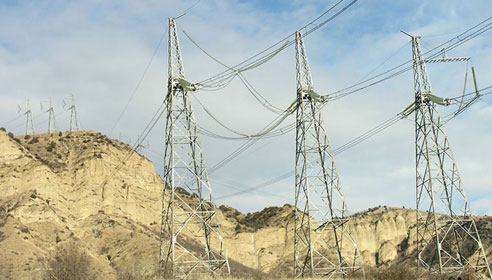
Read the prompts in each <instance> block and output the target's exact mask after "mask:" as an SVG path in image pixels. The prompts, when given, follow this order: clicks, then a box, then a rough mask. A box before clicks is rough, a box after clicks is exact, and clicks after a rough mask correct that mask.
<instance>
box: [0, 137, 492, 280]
mask: <svg viewBox="0 0 492 280" xmlns="http://www.w3.org/2000/svg"><path fill="white" fill-rule="evenodd" d="M162 185H163V184H162V181H161V179H160V177H159V176H158V174H157V173H156V171H155V168H154V166H153V165H152V162H151V161H149V160H148V159H146V158H145V157H143V156H141V155H140V154H138V153H136V152H135V151H133V150H132V149H131V147H129V146H128V145H126V144H124V143H121V142H119V141H116V140H112V139H109V138H107V137H106V136H104V135H102V134H100V133H95V132H92V131H80V132H73V133H67V132H63V133H52V134H38V135H34V136H18V137H11V136H8V135H7V134H6V133H5V132H4V131H0V258H1V259H2V262H0V278H2V279H32V278H34V279H39V278H41V276H42V271H43V267H42V262H43V260H44V259H45V258H46V257H47V256H48V255H49V254H50V252H52V251H53V250H54V248H56V246H57V245H60V244H64V243H68V242H75V243H77V244H78V246H79V247H80V248H82V249H83V250H85V251H86V252H87V253H88V255H89V256H90V258H91V259H92V262H93V263H94V264H95V268H96V270H97V274H98V275H99V278H100V279H116V275H117V272H118V271H119V272H121V271H126V270H132V271H134V272H135V271H136V272H138V274H141V275H149V276H150V275H153V274H155V271H156V265H157V259H158V252H159V231H160V219H161V217H160V215H161V195H162V194H161V192H162ZM181 191H182V192H183V193H185V192H184V190H181ZM190 195H191V194H190ZM293 212H294V207H293V206H291V205H287V204H286V205H284V206H283V207H267V208H265V209H264V210H262V211H259V212H256V213H252V214H248V215H244V214H242V213H240V212H239V211H237V210H235V209H234V208H231V207H228V206H220V207H219V208H218V215H219V219H220V223H221V226H222V233H223V235H224V238H225V243H226V249H227V253H228V256H229V258H230V262H231V270H232V271H233V272H234V273H235V274H236V275H238V276H245V275H258V276H261V275H268V276H276V277H281V276H290V275H292V263H293ZM476 219H477V225H478V227H479V230H480V232H481V237H482V241H483V243H484V244H485V248H486V251H487V253H488V256H489V259H491V258H490V257H491V255H492V218H489V217H477V218H476ZM415 222H416V217H415V210H409V209H401V208H393V207H385V206H383V207H375V208H373V209H370V210H368V211H365V212H361V213H357V214H355V215H353V217H352V225H353V226H354V230H355V235H356V238H357V242H358V246H359V249H360V251H361V254H362V257H363V259H364V262H365V264H366V266H367V267H381V266H388V265H390V264H395V263H398V264H404V265H408V266H411V265H414V264H415V255H414V254H415V253H414V250H415V248H416V245H415V234H416V229H415ZM186 242H188V244H189V245H190V246H191V247H193V243H196V242H200V240H194V239H193V238H192V237H190V238H189V239H187V241H186Z"/></svg>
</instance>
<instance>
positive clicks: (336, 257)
mask: <svg viewBox="0 0 492 280" xmlns="http://www.w3.org/2000/svg"><path fill="white" fill-rule="evenodd" d="M296 66H297V102H298V109H297V115H296V123H297V128H296V184H295V206H296V208H295V209H296V210H295V215H294V277H296V278H297V277H326V278H332V277H345V276H347V275H349V274H353V273H360V274H364V270H363V267H362V262H361V257H360V254H359V250H358V248H357V243H356V241H355V239H354V234H353V229H352V227H351V225H350V218H349V213H348V210H347V206H346V203H345V197H344V195H343V192H342V187H341V184H340V180H339V177H338V171H337V168H336V166H335V161H334V158H333V152H332V150H331V147H330V144H329V141H328V137H327V133H326V131H325V128H324V125H323V120H322V117H321V110H320V102H318V101H316V98H314V96H316V93H315V92H314V85H313V81H312V78H311V72H310V69H309V63H308V60H307V55H306V50H305V47H304V41H303V39H302V34H301V32H300V31H298V32H296Z"/></svg>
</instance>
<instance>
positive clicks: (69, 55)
mask: <svg viewBox="0 0 492 280" xmlns="http://www.w3.org/2000/svg"><path fill="white" fill-rule="evenodd" d="M194 2H195V1H148V2H145V3H143V2H138V4H137V2H135V1H73V2H65V1H44V2H39V3H38V2H31V3H28V2H19V3H18V4H16V5H13V6H6V5H3V4H0V26H1V28H0V73H2V75H0V96H1V101H2V102H1V103H0V120H2V121H0V125H3V124H4V123H5V122H7V121H9V120H11V119H14V118H15V117H16V116H17V112H16V107H17V104H20V103H21V102H23V101H24V100H25V99H27V98H29V99H31V102H32V104H33V109H34V111H35V113H34V115H35V116H36V115H38V114H40V112H39V109H38V105H37V104H38V103H39V102H40V101H42V100H46V99H48V98H49V97H50V96H51V97H53V98H54V101H55V102H56V103H55V106H56V107H55V110H57V111H58V112H61V111H62V108H61V100H62V99H63V98H65V97H67V96H68V95H69V94H71V93H73V94H75V95H76V99H77V102H78V103H77V105H78V109H79V113H80V117H81V123H82V125H83V127H84V128H85V129H93V130H97V131H101V132H103V133H109V129H110V128H111V127H112V126H113V124H114V123H115V121H116V118H117V117H118V115H119V114H120V112H121V110H122V109H123V107H124V106H125V104H126V102H127V100H128V98H129V97H130V95H131V94H132V91H133V89H134V88H135V86H136V84H137V82H138V80H139V79H140V76H141V75H142V72H143V70H144V69H145V67H146V65H147V63H148V61H149V59H150V57H151V55H152V53H153V51H154V48H155V46H156V45H157V43H158V41H159V39H160V38H161V36H162V34H164V33H165V32H166V29H167V19H166V18H167V17H170V16H176V15H178V14H179V13H181V11H183V10H184V9H186V8H187V7H189V6H190V5H192V4H193V3H194ZM261 3H262V2H261V1H260V2H244V1H221V0H213V1H201V2H200V3H199V4H198V5H197V6H196V7H195V8H193V9H192V10H191V11H189V12H188V14H187V15H186V16H184V17H182V18H180V19H179V20H178V23H179V26H180V28H184V29H186V30H187V31H188V32H189V33H190V34H191V35H192V36H193V37H194V39H196V40H197V41H198V42H199V44H201V45H202V46H203V47H204V48H206V49H207V50H208V51H209V52H210V53H212V54H213V55H214V56H216V57H217V58H219V59H220V60H222V61H223V62H225V63H227V64H231V65H234V64H235V63H237V62H238V61H241V60H244V59H245V58H248V57H250V56H251V55H254V54H255V53H257V52H258V51H260V50H262V49H264V48H265V47H266V46H269V45H270V44H272V43H275V42H276V41H278V40H279V39H280V38H283V37H284V36H286V35H288V34H290V33H292V32H293V31H294V30H295V29H296V28H298V27H300V26H302V25H304V24H305V23H306V22H308V21H309V20H310V19H312V18H314V17H315V16H316V15H317V14H319V13H320V11H321V10H323V9H325V8H326V7H325V6H329V5H330V4H333V3H331V2H330V3H328V4H325V3H323V4H320V3H318V2H316V1H309V2H306V1H298V2H290V1H287V2H285V5H282V6H281V7H280V6H279V7H278V9H276V7H268V8H267V7H265V6H262V5H261ZM265 5H266V4H265ZM279 5H280V4H279ZM489 5H490V4H489V3H488V2H487V1H474V2H473V3H471V2H470V3H468V2H466V3H464V2H463V1H457V0H456V1H446V2H425V1H421V0H414V1H404V2H401V1H379V2H378V3H377V4H376V3H374V2H371V1H366V2H364V1H361V2H360V3H357V4H356V5H354V6H353V7H351V8H350V9H349V10H348V11H347V12H346V13H344V14H342V15H341V16H340V17H338V18H337V19H335V20H334V21H333V22H331V23H329V24H328V25H326V26H325V27H323V28H322V29H320V30H318V31H316V32H315V33H313V34H312V35H309V37H307V38H305V43H306V47H307V52H308V57H309V61H310V63H311V70H312V75H313V79H314V84H315V87H316V89H317V91H319V92H320V93H329V92H333V91H335V90H338V89H341V88H344V87H346V86H348V85H350V84H352V83H354V82H357V81H358V80H360V78H361V77H363V76H364V75H365V74H366V73H368V72H370V71H371V70H373V69H374V68H376V67H377V66H379V65H380V64H381V62H383V61H385V60H386V59H388V57H390V56H392V55H394V56H392V57H391V58H390V59H389V60H388V61H387V62H386V63H384V64H383V65H382V66H380V67H379V68H377V69H376V70H375V72H373V74H374V73H378V72H380V71H382V70H384V69H388V68H390V67H392V66H395V65H398V64H399V63H401V62H404V61H407V60H409V59H411V49H410V45H408V44H407V45H405V44H406V42H407V41H408V38H407V37H406V36H404V35H402V34H401V33H400V32H399V30H400V29H403V30H406V31H409V32H412V33H414V34H418V35H423V38H422V42H423V47H424V48H426V49H428V48H430V47H432V46H435V45H437V44H438V43H440V42H443V41H445V40H447V39H448V38H450V37H452V36H453V35H456V33H453V32H455V31H460V30H463V29H465V28H467V27H469V26H472V25H473V24H476V23H477V22H478V21H480V20H481V19H485V18H486V17H488V16H489V15H488V14H487V11H488V10H489V9H488V7H489ZM463 15H466V16H463ZM443 33H444V34H447V35H441V34H443ZM449 33H453V34H449ZM486 34H488V33H486ZM425 35H433V36H429V37H426V36H425ZM436 35H439V36H436ZM166 40H167V38H165V39H164V42H163V46H162V47H161V49H160V50H159V52H158V53H157V55H156V57H155V59H154V61H153V63H152V65H151V66H150V68H149V71H148V73H147V75H146V76H145V79H144V80H143V82H142V85H141V87H140V88H139V90H138V92H137V95H136V96H135V99H134V100H133V102H132V103H131V105H130V106H129V108H128V110H127V112H126V113H125V115H124V116H123V118H122V119H121V121H120V123H119V125H118V126H117V127H116V129H115V131H114V133H113V135H112V136H113V137H118V136H119V135H120V133H121V134H123V135H126V136H128V137H130V138H131V139H133V140H135V139H136V138H137V137H138V134H139V133H140V132H141V130H142V128H143V126H145V124H146V123H147V121H148V120H149V119H150V117H151V115H152V113H153V112H154V110H155V109H156V108H157V106H158V104H159V102H161V100H162V98H163V97H164V95H165V90H166V84H165V83H166V81H167V73H166V72H167V62H166V60H167V57H166V55H167V54H166V50H165V49H166V47H167V42H166ZM180 40H181V46H182V52H183V59H184V63H185V71H186V73H187V76H188V79H189V80H190V81H200V80H203V79H204V78H207V77H210V76H211V75H213V74H215V73H218V72H220V71H222V70H223V69H224V68H223V67H222V66H219V65H217V64H215V63H214V62H212V61H211V60H210V59H209V58H208V57H206V56H204V55H203V54H202V53H201V52H200V51H199V50H198V49H196V48H195V47H194V46H193V45H192V44H191V43H190V42H189V41H188V40H187V39H186V38H185V36H184V35H183V34H182V33H180ZM490 46H491V39H490V36H487V35H483V36H481V37H479V38H476V39H475V40H473V41H470V42H468V43H467V44H465V45H463V46H461V47H460V48H458V49H456V50H455V51H453V52H451V53H449V54H448V55H449V56H473V57H474V59H473V63H474V66H475V67H476V70H477V77H478V79H479V80H478V81H479V86H481V87H482V86H488V85H490V84H491V83H492V75H490V74H491V72H492V68H491V65H492V63H491V62H492V53H491V52H490ZM399 49H400V50H399ZM398 50H399V51H398ZM397 51H398V52H397ZM429 72H430V78H431V81H432V84H433V87H434V89H435V91H436V92H438V93H439V94H441V95H442V96H446V95H448V94H449V95H456V94H459V93H460V92H461V87H462V86H463V83H462V82H463V76H464V65H463V64H459V65H458V64H457V65H448V64H446V65H440V66H436V67H434V66H432V67H429ZM245 76H246V77H247V78H248V80H250V82H251V83H252V84H254V85H255V87H256V88H257V89H258V90H259V91H260V92H262V93H263V94H264V95H265V96H266V97H267V98H268V99H269V100H270V101H271V102H272V103H273V104H275V105H277V106H279V107H286V106H288V105H289V104H290V103H291V102H292V100H293V99H294V98H295V86H296V84H295V57H294V48H293V47H290V48H288V49H286V50H285V51H283V52H282V53H280V54H279V55H278V57H275V58H274V59H273V60H272V61H270V62H269V63H267V64H265V65H263V66H262V67H260V68H257V69H255V70H252V71H250V72H246V73H245ZM412 82H413V80H412V73H411V72H406V73H404V74H403V75H401V76H399V77H397V78H394V79H391V80H388V81H386V82H384V83H381V84H379V85H377V86H374V87H371V88H368V89H366V90H364V91H361V92H359V93H356V94H353V95H351V96H349V97H346V98H344V99H341V100H337V101H335V102H333V103H331V104H329V105H328V106H326V107H325V109H324V111H323V117H324V121H325V125H326V128H327V131H328V134H329V138H330V141H331V143H332V146H333V148H336V147H339V146H341V145H342V144H344V143H345V142H347V141H349V140H350V139H352V138H354V137H356V136H358V135H360V134H361V133H363V132H365V131H367V130H368V129H370V128H372V127H374V126H375V125H377V124H379V123H381V122H382V121H384V120H386V119H388V118H390V117H392V116H393V115H395V114H396V113H398V112H399V111H400V110H402V109H403V108H404V107H406V106H407V105H408V104H410V103H411V102H412V99H413V84H412ZM197 96H198V97H199V98H200V101H201V102H203V103H204V104H205V106H207V108H209V109H210V111H211V112H213V113H214V114H215V115H217V117H219V118H220V119H221V120H223V121H224V122H225V123H227V124H228V125H230V126H233V127H234V128H237V129H238V130H240V131H244V132H247V133H252V132H255V131H258V130H259V129H260V128H262V127H264V126H265V125H266V124H267V123H268V122H269V121H270V120H271V119H272V118H273V117H274V116H273V115H272V114H271V113H269V112H268V111H266V110H265V109H264V108H262V107H260V105H259V104H258V103H256V101H255V100H254V99H253V97H251V96H250V95H249V93H247V91H246V90H245V88H244V87H243V86H242V85H241V84H240V82H239V81H238V80H236V81H234V82H233V83H232V84H231V86H230V87H228V88H226V89H224V90H222V91H220V92H200V93H198V94H197ZM491 103H492V102H491V101H490V95H489V96H488V97H485V98H484V99H483V101H481V102H479V103H477V104H475V105H473V106H472V107H471V108H470V109H469V110H467V111H466V112H465V113H463V114H462V115H461V116H460V117H458V118H456V119H455V120H453V121H452V122H450V123H449V124H448V125H447V131H448V134H449V135H448V136H449V138H450V141H451V144H452V147H453V150H454V152H455V157H456V160H457V162H458V166H459V168H460V171H461V175H462V179H463V181H464V184H465V189H466V191H467V193H468V194H469V197H470V199H471V200H472V201H474V202H472V207H475V205H476V207H477V208H478V209H476V210H475V209H473V210H474V212H475V213H487V212H490V211H491V210H490V206H489V208H487V205H486V204H478V203H476V202H475V201H476V198H479V197H486V196H488V195H489V194H490V185H491V184H492V178H490V176H488V175H487V174H489V173H490V172H488V169H490V167H491V166H492V161H491V160H490V159H491V158H492V151H491V150H490V148H489V146H490V141H491V139H492V130H491V128H490V126H489V125H488V123H489V121H488V117H490V115H491V113H490V111H491V110H490V108H491ZM193 105H194V108H195V112H196V119H197V122H199V124H200V125H202V126H204V127H207V128H210V129H211V130H213V131H217V132H220V133H222V134H226V133H227V132H225V131H224V130H223V129H222V128H220V127H219V126H218V125H216V124H215V123H214V122H213V120H211V119H210V117H208V116H207V115H206V114H205V113H204V112H203V110H202V109H201V108H200V107H199V106H198V104H197V102H195V101H193ZM62 116H64V117H65V120H59V123H60V125H63V126H64V127H65V129H66V127H67V120H66V118H67V117H68V114H65V115H62ZM46 118H47V115H44V116H43V115H42V116H40V117H38V118H37V119H35V120H34V122H35V128H36V130H37V131H38V132H40V131H41V129H45V128H43V127H44V126H45V124H43V123H42V122H43V121H44V119H46ZM288 120H289V121H290V122H292V121H293V120H294V119H293V117H290V118H289V119H288ZM36 123H38V125H36ZM6 126H7V128H8V129H9V130H12V131H14V132H15V133H22V127H23V123H22V118H20V119H18V120H16V121H14V122H11V123H9V124H8V125H6ZM163 134H164V124H163V122H162V121H161V122H160V124H159V125H158V126H157V127H156V129H155V130H154V131H153V132H152V133H151V135H150V138H149V142H150V146H149V149H151V150H153V151H154V152H148V153H153V154H152V158H153V160H158V159H159V158H161V155H159V153H160V154H162V153H163V151H162V150H163V138H162V137H163ZM294 137H295V136H294V134H293V133H289V134H287V135H284V136H282V137H279V138H275V139H272V140H273V141H274V142H270V141H272V140H261V141H259V142H258V143H257V144H255V145H254V146H253V147H252V148H251V149H250V150H249V152H247V153H246V154H245V156H243V157H241V158H238V159H237V160H235V161H234V162H232V163H231V164H230V165H228V166H226V167H224V168H223V169H221V170H219V171H217V173H216V175H217V176H220V177H225V178H229V179H233V180H234V181H236V182H239V183H242V184H244V185H249V186H254V185H256V184H258V183H261V182H264V181H268V180H269V178H273V177H276V176H279V175H281V174H283V173H285V172H287V171H289V170H293V168H294V153H295V148H294ZM201 140H202V143H203V148H204V153H205V156H206V161H207V165H208V166H209V167H211V166H213V165H214V164H215V163H217V162H218V161H220V160H221V159H222V158H223V157H225V156H226V155H227V154H228V153H230V152H231V151H232V150H233V149H234V148H235V147H237V146H239V145H240V144H241V143H242V142H238V141H232V142H230V141H229V142H228V141H221V140H216V139H210V138H208V137H206V136H202V137H201ZM255 150H256V151H255ZM414 150H415V148H414V128H413V123H412V122H411V121H407V120H404V121H400V122H399V123H397V124H396V125H394V126H393V127H391V128H389V129H388V130H386V131H384V132H382V133H380V134H378V135H376V136H375V137H373V138H371V139H369V140H367V141H366V142H364V143H362V144H360V145H359V146H356V147H354V148H353V149H351V150H348V151H346V152H344V153H342V154H339V155H337V156H336V161H337V166H338V168H339V173H340V176H341V181H342V185H343V187H344V192H345V196H346V198H347V201H348V203H349V209H351V211H352V212H355V211H359V210H362V209H365V208H367V207H370V206H374V205H379V204H381V205H390V206H402V205H405V206H407V207H413V206H414V205H415V202H414V195H415V178H414V165H415V154H414V153H415V152H414ZM155 152H157V154H156V153H155ZM161 165H162V163H158V164H157V168H158V169H161V168H162V166H161ZM211 178H212V183H213V182H214V180H215V179H214V175H212V176H211ZM293 188H294V186H293V179H292V178H291V179H287V180H284V181H282V182H279V183H278V184H276V185H275V186H273V187H272V189H269V188H266V189H265V190H264V191H266V192H272V190H273V193H274V194H279V195H282V196H284V197H291V195H292V193H293ZM230 192H231V190H229V189H227V188H224V187H221V186H217V188H216V192H215V193H216V196H220V195H225V194H227V193H230ZM282 199H283V198H279V200H280V201H282ZM286 202H288V201H286ZM220 203H225V204H229V205H231V206H233V207H238V208H239V209H240V210H242V211H245V212H248V211H253V210H258V209H261V208H263V207H265V206H269V205H272V204H276V205H282V204H283V203H281V202H279V201H276V202H274V200H273V199H271V198H270V197H268V196H262V195H261V193H253V194H248V195H244V196H241V197H234V198H230V199H225V200H224V201H220Z"/></svg>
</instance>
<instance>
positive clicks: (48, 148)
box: [46, 142, 56, 153]
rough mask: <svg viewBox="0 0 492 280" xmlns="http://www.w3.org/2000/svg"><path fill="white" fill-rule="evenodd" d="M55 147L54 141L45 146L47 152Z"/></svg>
mask: <svg viewBox="0 0 492 280" xmlns="http://www.w3.org/2000/svg"><path fill="white" fill-rule="evenodd" d="M55 148H56V143H55V142H51V143H50V144H49V145H48V147H46V151H48V152H50V153H51V152H52V151H53V150H54V149H55Z"/></svg>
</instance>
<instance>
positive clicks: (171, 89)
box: [159, 18, 230, 278]
mask: <svg viewBox="0 0 492 280" xmlns="http://www.w3.org/2000/svg"><path fill="white" fill-rule="evenodd" d="M168 71H169V80H168V93H167V96H166V100H165V102H166V114H167V122H166V138H165V155H164V187H163V197H162V221H161V222H162V226H161V236H160V240H161V241H160V257H159V269H160V273H161V275H164V276H173V277H178V278H187V277H188V276H190V275H193V277H197V276H198V275H212V276H215V275H224V274H229V273H230V268H229V261H228V259H227V256H226V253H225V246H224V241H223V239H222V234H221V230H220V225H219V223H218V218H217V213H216V209H215V204H214V200H213V197H212V187H211V185H210V182H209V178H208V172H207V168H206V166H205V160H204V158H203V152H202V148H201V145H200V141H199V138H198V133H197V126H196V122H195V117H194V114H193V109H192V107H191V102H190V101H191V100H190V97H189V95H188V91H189V90H190V88H191V86H190V84H189V83H187V82H186V81H185V74H184V69H183V61H182V58H181V51H180V47H179V41H178V34H177V31H176V22H175V20H174V19H173V18H170V19H169V68H168ZM196 240H199V241H198V242H197V241H196Z"/></svg>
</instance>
